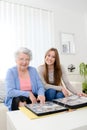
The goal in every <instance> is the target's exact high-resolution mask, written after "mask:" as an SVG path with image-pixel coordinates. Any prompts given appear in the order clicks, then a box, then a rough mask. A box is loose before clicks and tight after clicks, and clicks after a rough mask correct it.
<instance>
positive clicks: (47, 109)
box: [25, 102, 68, 116]
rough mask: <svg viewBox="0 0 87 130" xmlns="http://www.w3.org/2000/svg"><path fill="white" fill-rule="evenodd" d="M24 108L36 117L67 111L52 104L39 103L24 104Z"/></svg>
mask: <svg viewBox="0 0 87 130" xmlns="http://www.w3.org/2000/svg"><path fill="white" fill-rule="evenodd" d="M25 107H26V108H27V109H29V110H30V111H32V112H33V113H34V114H36V115H38V116H42V115H47V114H52V113H57V112H63V111H66V110H68V109H67V108H66V107H64V106H61V105H58V104H56V103H54V102H45V103H44V104H40V103H36V104H26V105H25Z"/></svg>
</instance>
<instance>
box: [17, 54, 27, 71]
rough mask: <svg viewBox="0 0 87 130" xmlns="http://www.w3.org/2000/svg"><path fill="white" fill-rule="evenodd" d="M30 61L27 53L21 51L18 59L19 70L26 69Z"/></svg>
mask: <svg viewBox="0 0 87 130" xmlns="http://www.w3.org/2000/svg"><path fill="white" fill-rule="evenodd" d="M29 61H30V59H29V56H28V55H27V54H24V53H20V54H19V56H18V58H17V60H16V63H17V65H18V68H19V70H22V71H24V70H26V69H27V68H28V66H29Z"/></svg>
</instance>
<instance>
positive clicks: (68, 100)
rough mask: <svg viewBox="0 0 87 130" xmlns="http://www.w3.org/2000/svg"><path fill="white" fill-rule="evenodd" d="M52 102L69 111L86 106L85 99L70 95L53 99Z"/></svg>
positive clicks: (86, 99) (86, 101) (86, 98)
mask: <svg viewBox="0 0 87 130" xmlns="http://www.w3.org/2000/svg"><path fill="white" fill-rule="evenodd" d="M53 102H55V103H57V104H59V105H62V106H65V107H67V108H70V109H76V108H80V107H85V106H87V97H83V96H81V97H80V96H77V95H71V96H68V97H65V98H60V99H54V100H53Z"/></svg>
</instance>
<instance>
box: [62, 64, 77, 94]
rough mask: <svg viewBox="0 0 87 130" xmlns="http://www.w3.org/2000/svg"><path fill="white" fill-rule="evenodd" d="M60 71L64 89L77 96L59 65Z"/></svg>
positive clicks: (63, 69)
mask: <svg viewBox="0 0 87 130" xmlns="http://www.w3.org/2000/svg"><path fill="white" fill-rule="evenodd" d="M61 69H62V81H63V83H64V85H65V87H66V88H67V89H68V90H69V91H70V92H71V93H73V94H77V90H76V89H75V88H74V87H73V86H72V85H71V83H70V81H69V79H68V77H67V74H66V71H65V68H64V67H63V66H62V65H61Z"/></svg>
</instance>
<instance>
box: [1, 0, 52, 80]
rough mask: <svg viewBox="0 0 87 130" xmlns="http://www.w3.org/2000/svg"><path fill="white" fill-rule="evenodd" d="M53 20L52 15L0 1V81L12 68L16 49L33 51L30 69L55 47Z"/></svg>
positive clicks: (45, 11) (42, 10)
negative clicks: (24, 48)
mask: <svg viewBox="0 0 87 130" xmlns="http://www.w3.org/2000/svg"><path fill="white" fill-rule="evenodd" d="M53 19H54V18H53V12H52V11H49V10H44V9H40V8H34V7H29V6H26V5H20V4H14V3H9V2H5V1H2V0H1V1H0V61H1V62H0V78H4V77H5V75H6V71H7V69H8V68H9V67H11V66H13V65H15V59H14V52H15V51H16V50H17V49H18V48H19V47H22V46H24V47H27V48H29V49H31V50H32V54H33V60H32V61H31V65H32V66H35V67H37V66H38V65H40V64H42V63H43V61H44V54H45V52H46V50H47V49H49V48H50V47H53V46H54V22H53Z"/></svg>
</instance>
